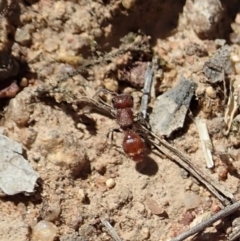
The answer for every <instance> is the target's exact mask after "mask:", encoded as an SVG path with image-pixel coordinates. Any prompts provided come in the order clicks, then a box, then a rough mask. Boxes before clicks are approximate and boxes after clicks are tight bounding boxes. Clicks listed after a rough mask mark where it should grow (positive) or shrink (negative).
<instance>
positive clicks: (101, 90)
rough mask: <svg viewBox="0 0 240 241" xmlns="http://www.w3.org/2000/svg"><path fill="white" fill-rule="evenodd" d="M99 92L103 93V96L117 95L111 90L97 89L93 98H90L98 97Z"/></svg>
mask: <svg viewBox="0 0 240 241" xmlns="http://www.w3.org/2000/svg"><path fill="white" fill-rule="evenodd" d="M101 92H103V93H105V94H110V95H113V96H116V95H117V94H116V93H115V92H113V91H111V90H107V89H104V88H99V89H98V90H97V92H96V93H95V94H94V96H93V97H92V98H93V99H94V98H95V97H96V96H97V95H99V94H100V93H101Z"/></svg>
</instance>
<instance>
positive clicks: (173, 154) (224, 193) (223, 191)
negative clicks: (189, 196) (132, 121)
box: [146, 130, 234, 207]
mask: <svg viewBox="0 0 240 241" xmlns="http://www.w3.org/2000/svg"><path fill="white" fill-rule="evenodd" d="M146 131H148V130H146ZM149 134H150V135H151V136H152V137H154V138H155V139H156V140H158V141H159V143H155V142H152V144H153V145H154V146H155V148H156V149H157V150H159V151H160V152H161V153H163V154H164V155H165V156H166V157H168V158H169V159H170V160H172V161H174V162H175V163H177V164H178V165H180V166H182V167H183V168H184V169H185V170H186V171H189V172H190V173H191V174H192V175H193V176H194V177H195V178H196V179H197V180H198V181H199V182H201V183H202V184H204V185H205V186H206V187H207V188H208V190H209V191H210V192H211V193H212V194H213V195H214V196H215V197H217V198H218V200H219V201H220V202H221V203H222V204H223V206H227V205H229V204H230V203H231V201H232V202H234V196H233V194H232V193H231V192H230V191H229V190H228V189H227V188H226V187H224V186H223V185H221V184H220V183H219V182H218V181H217V180H215V179H214V178H212V177H211V176H210V175H209V174H208V172H206V171H205V170H204V169H203V168H202V167H201V166H199V165H198V164H197V163H196V162H194V161H192V160H191V159H190V157H189V156H187V155H185V154H184V153H181V151H179V150H178V149H177V148H175V147H173V146H172V145H170V144H169V143H168V142H167V141H166V140H164V139H162V138H159V137H158V136H156V135H155V134H154V133H152V132H151V131H150V132H149ZM223 206H222V207H223Z"/></svg>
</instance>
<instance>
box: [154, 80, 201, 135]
mask: <svg viewBox="0 0 240 241" xmlns="http://www.w3.org/2000/svg"><path fill="white" fill-rule="evenodd" d="M196 87H197V84H196V83H194V82H193V81H190V80H187V79H185V78H184V77H182V78H181V79H180V81H179V83H178V84H177V85H176V86H175V87H174V88H173V89H171V90H169V91H167V92H165V93H164V94H162V95H160V96H159V97H158V98H157V100H156V101H155V104H154V106H153V112H152V114H151V115H150V125H151V126H152V129H153V132H154V133H156V134H157V135H164V136H170V135H171V134H172V132H173V131H175V130H177V129H179V128H182V127H183V125H184V120H185V117H186V114H187V111H188V108H189V105H190V102H191V99H192V97H193V95H194V92H195V89H196Z"/></svg>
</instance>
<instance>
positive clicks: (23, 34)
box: [15, 25, 32, 46]
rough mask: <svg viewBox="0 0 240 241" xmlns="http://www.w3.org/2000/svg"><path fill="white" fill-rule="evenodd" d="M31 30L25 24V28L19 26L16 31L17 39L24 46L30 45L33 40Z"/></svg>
mask: <svg viewBox="0 0 240 241" xmlns="http://www.w3.org/2000/svg"><path fill="white" fill-rule="evenodd" d="M29 30H30V29H29V28H28V27H27V25H25V26H24V27H23V28H18V29H17V31H16V33H15V41H16V42H18V43H19V44H21V45H22V46H29V45H30V43H31V40H32V36H31V34H30V31H29Z"/></svg>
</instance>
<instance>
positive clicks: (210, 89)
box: [206, 86, 217, 99]
mask: <svg viewBox="0 0 240 241" xmlns="http://www.w3.org/2000/svg"><path fill="white" fill-rule="evenodd" d="M206 93H207V95H208V97H210V98H211V99H216V97H217V94H216V91H215V90H214V89H213V87H212V86H208V87H207V88H206Z"/></svg>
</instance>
